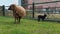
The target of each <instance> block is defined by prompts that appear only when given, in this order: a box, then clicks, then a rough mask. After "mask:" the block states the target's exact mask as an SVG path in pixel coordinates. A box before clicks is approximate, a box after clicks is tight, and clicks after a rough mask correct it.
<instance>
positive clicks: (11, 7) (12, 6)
mask: <svg viewBox="0 0 60 34" xmlns="http://www.w3.org/2000/svg"><path fill="white" fill-rule="evenodd" d="M15 7H16V5H15V4H12V5H10V6H9V8H8V10H14V9H15Z"/></svg>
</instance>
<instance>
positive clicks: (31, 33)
mask: <svg viewBox="0 0 60 34" xmlns="http://www.w3.org/2000/svg"><path fill="white" fill-rule="evenodd" d="M0 34H60V23H59V22H50V21H40V22H37V20H31V19H21V23H20V24H14V19H13V18H11V17H2V16H0Z"/></svg>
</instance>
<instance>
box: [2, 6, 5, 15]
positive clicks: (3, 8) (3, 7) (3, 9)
mask: <svg viewBox="0 0 60 34" xmlns="http://www.w3.org/2000/svg"><path fill="white" fill-rule="evenodd" d="M2 11H3V16H5V5H3V6H2Z"/></svg>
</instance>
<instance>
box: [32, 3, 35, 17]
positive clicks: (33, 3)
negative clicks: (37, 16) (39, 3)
mask: <svg viewBox="0 0 60 34" xmlns="http://www.w3.org/2000/svg"><path fill="white" fill-rule="evenodd" d="M32 7H33V8H32V10H33V12H32V13H33V14H32V17H33V18H34V11H35V7H34V2H33V4H32Z"/></svg>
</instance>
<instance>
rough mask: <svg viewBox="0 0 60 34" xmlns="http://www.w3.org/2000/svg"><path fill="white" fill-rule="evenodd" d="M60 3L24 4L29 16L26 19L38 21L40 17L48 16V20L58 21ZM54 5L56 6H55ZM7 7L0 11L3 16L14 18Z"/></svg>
mask: <svg viewBox="0 0 60 34" xmlns="http://www.w3.org/2000/svg"><path fill="white" fill-rule="evenodd" d="M59 2H60V1H52V2H43V3H34V2H33V3H32V4H23V5H24V6H26V5H28V6H27V9H26V10H27V15H26V18H34V19H37V16H38V15H43V14H47V19H54V20H55V19H58V20H59V18H60V7H59V6H57V3H59ZM53 4H54V5H53ZM29 6H30V7H29ZM5 7H7V6H4V5H3V6H2V11H0V12H1V13H2V14H1V15H3V16H12V11H8V10H7V9H5Z"/></svg>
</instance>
